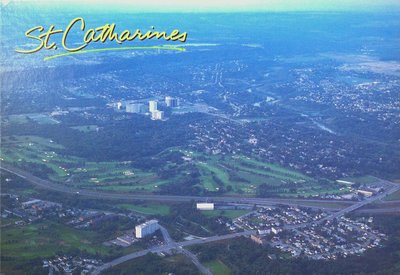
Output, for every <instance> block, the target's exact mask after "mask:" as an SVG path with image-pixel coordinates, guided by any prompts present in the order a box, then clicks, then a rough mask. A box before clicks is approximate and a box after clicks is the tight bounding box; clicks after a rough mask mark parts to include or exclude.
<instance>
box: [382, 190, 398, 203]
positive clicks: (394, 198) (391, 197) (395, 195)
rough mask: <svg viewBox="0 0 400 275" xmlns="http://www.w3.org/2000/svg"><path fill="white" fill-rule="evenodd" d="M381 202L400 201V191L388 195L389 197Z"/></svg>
mask: <svg viewBox="0 0 400 275" xmlns="http://www.w3.org/2000/svg"><path fill="white" fill-rule="evenodd" d="M383 200H385V201H398V200H400V190H399V191H396V192H394V193H392V194H390V195H389V196H387V197H385V198H384V199H383Z"/></svg>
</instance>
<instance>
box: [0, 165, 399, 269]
mask: <svg viewBox="0 0 400 275" xmlns="http://www.w3.org/2000/svg"><path fill="white" fill-rule="evenodd" d="M0 168H1V169H2V170H4V171H8V172H10V173H12V174H14V175H17V176H19V177H21V178H23V179H25V180H27V181H29V182H31V183H32V184H34V185H36V186H39V187H41V188H45V189H49V190H53V191H57V192H62V193H67V194H76V195H79V196H85V197H90V198H97V199H116V200H152V201H173V202H188V201H205V200H206V198H204V197H197V196H171V195H152V194H149V195H146V194H130V193H128V194H126V193H106V192H100V191H93V190H85V189H77V188H73V187H68V186H65V185H61V184H56V183H52V182H50V181H48V180H43V179H40V178H38V177H36V176H33V175H32V174H30V173H27V172H24V171H22V170H20V169H18V168H15V167H11V166H9V165H6V164H3V163H1V162H0ZM377 180H378V181H380V182H381V183H383V184H384V185H386V187H387V189H386V190H385V191H384V192H382V193H380V194H378V195H375V196H372V197H370V198H367V199H364V200H362V201H359V202H356V203H354V204H351V205H350V206H348V207H346V206H347V205H349V202H343V201H326V200H311V199H269V198H243V197H212V198H211V199H210V200H209V201H211V200H212V201H213V202H223V203H242V204H251V205H253V204H257V205H276V204H285V205H292V206H302V205H306V206H307V207H309V206H310V205H309V204H307V203H310V202H311V203H315V202H321V203H326V202H334V203H335V204H341V205H343V206H344V207H345V208H344V209H340V210H339V211H337V212H334V213H332V214H330V215H328V216H327V217H325V218H323V219H320V220H318V221H313V222H309V223H306V224H300V225H295V226H285V229H288V230H297V229H300V228H304V227H306V226H308V225H310V224H320V223H322V222H324V221H326V220H332V219H335V218H339V217H341V216H343V215H345V214H347V213H349V212H352V211H355V210H357V209H359V208H361V207H363V206H365V205H367V204H370V203H372V202H375V201H378V200H382V199H383V198H385V197H386V196H388V195H390V194H392V193H394V192H396V191H398V190H400V184H394V183H391V182H389V181H384V180H381V179H377ZM316 208H321V209H324V207H318V206H317V207H316ZM160 229H161V233H162V234H163V236H164V240H165V244H164V245H161V246H157V247H153V248H149V249H145V250H142V251H138V252H134V253H130V254H128V255H125V256H122V257H119V258H117V259H114V260H113V261H111V262H109V263H105V264H104V265H102V266H100V267H98V268H97V269H96V270H95V271H94V273H93V274H100V273H101V272H102V271H104V270H106V269H109V268H111V267H113V266H115V265H119V264H121V263H124V262H126V261H129V260H132V259H135V258H138V257H142V256H144V255H146V254H147V253H160V252H169V251H171V250H174V251H176V252H178V253H182V254H184V255H186V256H187V257H189V258H191V260H192V262H193V263H194V264H195V265H196V266H197V267H198V269H199V270H200V271H201V272H202V273H203V274H207V275H209V274H211V272H210V271H209V270H208V269H207V268H206V267H204V266H203V265H202V264H201V263H200V262H199V260H198V259H197V257H196V256H195V255H194V254H193V253H191V252H190V251H188V250H186V249H184V248H183V247H185V246H191V245H197V244H204V243H209V242H215V241H221V240H226V239H231V238H236V237H240V236H249V235H251V234H254V233H255V232H256V231H255V230H247V231H244V232H239V233H232V234H227V235H221V236H212V237H208V238H199V239H193V240H188V241H183V242H174V241H173V240H172V239H171V237H170V236H169V233H168V231H167V230H166V229H165V228H164V227H161V228H160Z"/></svg>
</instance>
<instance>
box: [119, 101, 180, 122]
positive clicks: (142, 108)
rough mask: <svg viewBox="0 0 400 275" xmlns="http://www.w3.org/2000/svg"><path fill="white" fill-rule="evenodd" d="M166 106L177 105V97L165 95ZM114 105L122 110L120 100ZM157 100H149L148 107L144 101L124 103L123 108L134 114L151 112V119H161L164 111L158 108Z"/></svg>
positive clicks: (163, 116) (172, 106)
mask: <svg viewBox="0 0 400 275" xmlns="http://www.w3.org/2000/svg"><path fill="white" fill-rule="evenodd" d="M163 106H167V107H168V108H174V107H178V99H177V98H174V97H171V96H166V97H165V105H163ZM116 107H117V109H118V110H122V108H123V104H122V102H118V103H117V104H116ZM158 107H159V106H158V101H156V100H150V101H149V104H148V108H147V107H146V105H145V104H144V103H136V102H135V103H126V105H125V110H126V112H127V113H134V114H144V113H147V112H150V114H151V119H153V120H163V119H164V118H165V113H164V111H162V110H159V108H158Z"/></svg>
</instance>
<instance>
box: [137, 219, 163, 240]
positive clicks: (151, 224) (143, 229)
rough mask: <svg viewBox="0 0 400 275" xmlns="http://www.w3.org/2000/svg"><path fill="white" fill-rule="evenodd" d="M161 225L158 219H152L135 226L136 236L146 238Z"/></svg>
mask: <svg viewBox="0 0 400 275" xmlns="http://www.w3.org/2000/svg"><path fill="white" fill-rule="evenodd" d="M159 228H160V226H159V225H158V221H157V220H150V221H147V222H145V223H142V224H139V225H137V226H136V227H135V235H136V238H138V239H140V238H144V237H146V236H148V235H151V234H153V233H154V232H156V231H157V230H158V229H159Z"/></svg>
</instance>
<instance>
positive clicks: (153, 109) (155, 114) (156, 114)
mask: <svg viewBox="0 0 400 275" xmlns="http://www.w3.org/2000/svg"><path fill="white" fill-rule="evenodd" d="M149 111H150V113H151V119H154V120H163V119H164V111H160V110H158V102H157V101H155V100H150V101H149Z"/></svg>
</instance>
